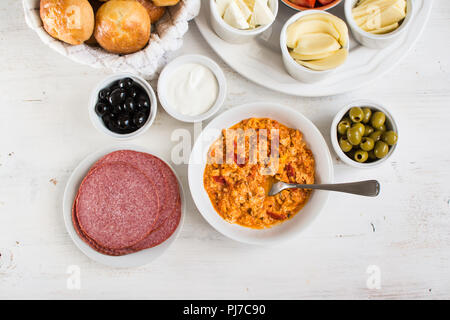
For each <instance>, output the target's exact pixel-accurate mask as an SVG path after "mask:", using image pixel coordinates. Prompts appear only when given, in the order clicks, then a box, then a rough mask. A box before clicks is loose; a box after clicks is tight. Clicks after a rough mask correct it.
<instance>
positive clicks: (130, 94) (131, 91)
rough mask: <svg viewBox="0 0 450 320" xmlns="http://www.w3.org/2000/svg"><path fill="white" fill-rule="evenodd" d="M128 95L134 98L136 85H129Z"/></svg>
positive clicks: (136, 90) (136, 91) (136, 92)
mask: <svg viewBox="0 0 450 320" xmlns="http://www.w3.org/2000/svg"><path fill="white" fill-rule="evenodd" d="M127 93H128V97H130V98H133V99H134V98H136V97H137V95H138V89H136V87H131V88H130V89H128V92H127Z"/></svg>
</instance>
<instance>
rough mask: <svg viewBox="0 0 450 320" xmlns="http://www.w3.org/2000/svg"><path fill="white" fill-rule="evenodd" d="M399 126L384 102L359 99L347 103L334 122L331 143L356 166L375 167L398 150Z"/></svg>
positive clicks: (351, 164)
mask: <svg viewBox="0 0 450 320" xmlns="http://www.w3.org/2000/svg"><path fill="white" fill-rule="evenodd" d="M397 142H398V126H397V123H396V122H395V120H394V117H393V116H392V114H391V113H390V112H389V111H388V110H387V109H386V108H385V107H383V106H382V105H381V104H379V103H377V102H374V101H369V100H359V101H355V102H352V103H350V104H349V105H347V106H345V107H344V108H343V109H342V110H341V111H340V112H339V113H338V114H337V115H336V116H335V118H334V120H333V123H332V124H331V143H332V145H333V148H334V151H335V152H336V154H337V155H338V156H339V158H340V159H341V160H342V161H343V162H344V163H346V164H348V165H350V166H352V167H356V168H374V167H378V166H379V165H381V164H382V163H384V162H385V161H386V160H387V159H388V158H389V157H390V156H391V155H392V154H393V153H394V151H395V149H396V147H397Z"/></svg>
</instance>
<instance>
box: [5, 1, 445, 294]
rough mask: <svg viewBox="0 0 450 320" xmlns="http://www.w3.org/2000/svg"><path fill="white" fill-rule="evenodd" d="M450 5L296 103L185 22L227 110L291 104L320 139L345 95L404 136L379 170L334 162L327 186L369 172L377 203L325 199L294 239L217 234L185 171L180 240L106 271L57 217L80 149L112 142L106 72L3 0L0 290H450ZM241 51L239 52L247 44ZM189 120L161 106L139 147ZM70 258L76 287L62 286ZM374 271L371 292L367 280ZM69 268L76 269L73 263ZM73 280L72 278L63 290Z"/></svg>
mask: <svg viewBox="0 0 450 320" xmlns="http://www.w3.org/2000/svg"><path fill="white" fill-rule="evenodd" d="M449 29H450V3H449V1H446V0H436V1H435V7H434V9H433V12H432V16H431V20H430V23H429V25H428V26H427V27H426V30H425V33H424V35H423V36H422V38H421V40H420V41H419V42H418V44H417V46H416V48H415V49H414V50H413V51H412V52H411V53H410V54H409V55H408V56H407V58H406V59H405V60H404V61H402V62H401V63H400V64H399V66H398V67H396V68H395V69H394V70H393V71H392V72H391V73H389V74H388V75H387V76H385V77H384V78H383V79H380V80H378V81H376V82H375V83H373V84H372V85H370V86H369V87H366V88H363V89H361V90H357V91H355V92H352V93H350V94H346V95H340V96H335V97H328V98H320V99H313V98H311V99H306V98H296V97H290V96H286V95H283V94H280V93H276V92H274V91H270V90H267V89H264V88H262V87H259V86H257V85H255V84H253V83H251V82H249V81H247V80H245V79H244V78H242V77H241V76H239V75H238V74H237V73H235V72H234V71H233V70H231V69H230V68H228V67H227V66H226V65H225V64H224V63H223V62H222V61H221V60H220V59H219V58H218V57H217V56H216V55H215V54H214V53H213V51H212V50H211V49H210V48H209V47H208V45H207V44H206V43H205V42H204V41H203V40H202V38H201V36H200V34H199V32H198V30H197V28H196V26H195V24H194V23H191V25H190V31H189V33H188V34H187V36H186V38H185V44H184V47H183V49H181V50H180V51H179V52H177V54H184V53H199V54H204V55H207V56H209V57H211V58H213V59H214V60H215V61H217V62H218V63H219V64H220V65H221V66H222V67H223V69H224V70H225V72H226V77H227V80H228V84H229V95H228V98H227V100H226V103H225V107H224V109H223V110H226V109H228V108H232V107H233V106H236V105H239V104H243V103H247V102H254V101H258V100H265V101H272V102H277V103H282V104H285V105H288V106H292V107H294V108H296V109H297V110H299V111H301V112H303V113H304V114H305V115H306V116H308V117H309V118H310V119H311V120H312V121H313V122H314V123H315V124H316V125H317V126H318V127H319V129H320V130H321V131H322V133H323V135H324V136H325V138H326V139H327V142H328V143H329V138H328V136H329V130H330V129H329V126H330V124H331V121H332V118H333V116H334V114H335V113H336V112H337V111H338V110H339V109H340V108H341V107H342V106H343V105H344V104H345V103H347V102H349V101H351V100H354V99H360V98H369V99H376V100H381V101H384V102H386V103H387V104H388V105H389V106H390V107H391V109H392V110H393V112H394V113H395V116H396V117H397V119H398V121H399V124H400V131H401V137H400V144H399V146H398V150H397V151H396V153H395V155H394V157H393V158H392V161H389V163H387V164H386V165H385V166H383V167H381V168H379V169H374V170H369V171H366V170H364V171H360V170H355V169H352V168H349V167H347V166H345V165H344V164H343V163H341V162H339V161H337V160H336V155H334V154H333V157H334V158H335V171H336V181H352V180H358V179H366V178H376V179H379V180H380V181H381V183H382V186H383V190H382V194H381V196H380V197H379V198H377V199H363V198H358V197H354V196H347V195H342V194H332V195H331V198H330V202H329V204H328V207H327V209H326V210H325V211H324V212H323V213H322V214H321V215H320V217H319V218H318V219H317V220H316V221H315V223H314V224H313V225H312V226H311V227H310V228H309V229H308V230H307V231H306V232H305V233H303V234H302V235H301V236H300V237H299V238H298V239H297V240H295V241H293V242H290V243H288V244H285V245H282V246H279V247H275V248H265V247H254V246H249V245H244V244H240V243H237V242H234V241H232V240H229V239H227V238H225V237H224V236H222V235H221V234H219V233H217V232H216V231H215V230H214V229H213V228H212V227H210V226H209V225H208V224H207V222H206V221H205V220H204V219H203V218H202V217H201V215H200V214H199V213H198V211H197V209H196V208H195V206H194V204H193V202H192V199H191V197H190V194H189V190H188V187H187V167H186V166H185V165H182V166H178V167H176V171H177V173H178V174H179V175H180V176H181V178H182V180H183V183H184V186H185V188H186V190H187V195H188V202H187V208H188V210H187V216H186V222H185V225H184V228H183V230H182V232H181V235H180V238H179V239H178V240H177V241H176V242H175V243H174V245H173V246H172V247H171V248H170V249H169V250H168V251H167V253H166V254H165V255H163V256H162V257H161V258H159V259H158V260H156V261H155V262H154V263H152V264H150V265H147V266H144V267H139V268H134V269H126V270H122V269H111V268H108V267H104V266H102V265H100V264H98V263H95V262H92V261H91V260H89V259H88V258H87V257H86V256H84V255H83V254H82V253H81V252H80V251H79V250H78V249H77V248H76V247H75V245H74V244H73V242H72V241H71V239H70V238H69V236H68V234H67V232H66V230H65V227H64V223H63V219H62V212H61V206H62V195H63V191H64V187H65V183H66V181H67V179H68V177H69V176H70V174H71V172H72V170H73V169H74V168H75V167H76V166H77V164H78V163H79V162H80V161H81V160H82V159H83V158H84V157H86V156H87V155H89V154H90V153H92V152H94V151H96V150H98V149H101V148H103V147H105V146H109V145H112V144H113V143H114V141H113V140H111V139H110V138H108V137H106V136H104V135H102V134H100V133H98V132H97V131H96V130H95V129H94V128H93V126H92V125H91V123H90V120H89V117H88V113H87V102H88V98H89V94H90V90H91V89H92V88H93V87H94V86H95V85H96V83H97V82H98V81H99V80H100V79H102V77H104V76H105V75H107V74H109V71H107V70H95V69H91V68H89V67H86V66H82V65H78V64H76V63H74V62H72V61H70V60H68V59H67V58H65V57H62V56H60V55H58V54H57V53H55V52H54V51H52V50H50V49H48V48H47V47H46V46H44V45H43V44H42V43H41V42H40V40H39V39H38V37H37V36H36V34H34V33H33V32H32V31H31V30H29V29H28V27H27V26H26V24H25V22H24V19H23V13H22V7H21V1H18V0H2V1H1V3H0V72H1V77H0V254H1V256H0V298H3V299H11V298H31V299H33V298H48V299H52V298H63V299H75V298H86V299H95V298H125V299H131V298H139V299H141V298H144V299H165V298H167V299H169V298H177V299H181V298H194V299H197V298H236V299H240V298H243V299H260V298H264V299H265V298H275V299H282V298H287V299H291V298H324V299H331V298H351V299H354V298H359V299H380V298H392V299H400V298H413V299H437V298H447V299H448V298H450V231H449V230H450V183H449V181H450V150H449V140H450V130H449V124H450V112H449V111H448V108H449V107H450V59H449V56H450V43H449V41H448V34H447V32H448V30H449ZM243 54H245V53H243ZM176 128H185V129H187V130H190V131H191V132H192V131H193V127H192V126H191V125H189V124H184V123H181V122H178V121H176V120H174V119H172V118H171V117H170V116H168V115H167V114H166V113H165V112H164V111H162V108H160V109H159V111H158V115H157V118H156V121H155V125H154V126H153V127H152V128H151V129H150V130H149V131H148V132H147V133H146V134H145V135H143V136H142V137H140V138H139V139H137V140H136V141H134V143H135V144H138V145H142V146H146V147H148V148H151V149H153V150H156V151H158V152H161V153H162V154H163V155H165V156H166V158H170V151H171V147H172V146H174V145H175V144H176V142H174V141H171V140H170V135H171V133H172V131H173V130H174V129H176ZM70 266H77V267H78V268H79V270H80V275H81V278H80V279H81V287H80V289H79V290H70V289H69V288H68V286H67V281H68V279H69V281H70V274H68V273H67V272H68V271H69V272H70V271H71V270H73V269H71V268H70ZM369 266H377V267H378V268H379V269H378V270H379V271H380V275H381V278H380V279H381V289H369V288H368V286H367V281H368V278H369V276H370V274H369V273H367V270H368V267H369ZM77 267H76V268H77ZM69 287H70V286H69Z"/></svg>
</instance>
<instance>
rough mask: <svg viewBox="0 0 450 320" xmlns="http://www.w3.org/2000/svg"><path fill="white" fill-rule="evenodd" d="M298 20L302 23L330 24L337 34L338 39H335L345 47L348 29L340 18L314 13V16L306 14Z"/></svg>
mask: <svg viewBox="0 0 450 320" xmlns="http://www.w3.org/2000/svg"><path fill="white" fill-rule="evenodd" d="M300 20H303V21H310V20H321V21H324V22H327V23H330V24H332V25H333V27H334V28H335V29H336V31H337V32H338V33H339V38H338V39H336V40H338V41H339V43H340V44H341V45H342V46H343V47H346V46H347V42H348V28H347V24H346V23H345V22H344V21H343V20H342V19H340V18H338V17H336V16H334V15H331V14H326V13H314V14H308V15H307V16H304V17H303V18H301V19H300Z"/></svg>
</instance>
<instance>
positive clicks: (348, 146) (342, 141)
mask: <svg viewBox="0 0 450 320" xmlns="http://www.w3.org/2000/svg"><path fill="white" fill-rule="evenodd" d="M339 146H340V147H341V149H342V151H344V152H349V151H350V150H352V148H353V146H352V144H351V143H350V142H348V140H347V139H345V138H341V139H339Z"/></svg>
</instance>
